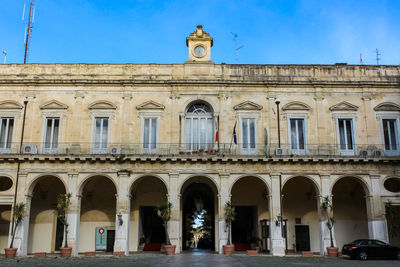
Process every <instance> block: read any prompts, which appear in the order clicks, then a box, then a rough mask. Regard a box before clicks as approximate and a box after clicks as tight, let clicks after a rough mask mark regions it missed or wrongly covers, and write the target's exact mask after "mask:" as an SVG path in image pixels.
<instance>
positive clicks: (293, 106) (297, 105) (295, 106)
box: [282, 101, 311, 110]
mask: <svg viewBox="0 0 400 267" xmlns="http://www.w3.org/2000/svg"><path fill="white" fill-rule="evenodd" d="M282 109H283V110H310V109H311V107H310V106H309V105H307V104H305V103H303V102H299V101H294V102H290V103H287V104H286V105H284V106H283V107H282Z"/></svg>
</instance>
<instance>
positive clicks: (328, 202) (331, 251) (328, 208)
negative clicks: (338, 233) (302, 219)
mask: <svg viewBox="0 0 400 267" xmlns="http://www.w3.org/2000/svg"><path fill="white" fill-rule="evenodd" d="M321 209H322V210H323V211H324V212H325V214H326V217H327V222H326V226H327V227H328V229H329V237H330V239H331V246H330V247H327V248H326V249H327V251H328V256H329V257H337V255H338V248H337V247H335V246H334V244H333V236H332V228H333V224H334V223H335V217H333V214H332V210H333V205H332V199H331V198H330V197H329V196H326V197H324V200H323V201H322V203H321Z"/></svg>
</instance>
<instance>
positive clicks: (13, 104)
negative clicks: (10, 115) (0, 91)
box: [0, 100, 23, 109]
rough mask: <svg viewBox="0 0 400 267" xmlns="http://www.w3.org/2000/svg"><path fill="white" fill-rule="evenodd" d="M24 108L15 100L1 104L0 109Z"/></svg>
mask: <svg viewBox="0 0 400 267" xmlns="http://www.w3.org/2000/svg"><path fill="white" fill-rule="evenodd" d="M22 108H23V106H22V105H21V104H20V103H18V102H17V101H14V100H6V101H1V102H0V109H22Z"/></svg>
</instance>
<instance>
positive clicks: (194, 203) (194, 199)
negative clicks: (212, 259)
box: [182, 182, 215, 250]
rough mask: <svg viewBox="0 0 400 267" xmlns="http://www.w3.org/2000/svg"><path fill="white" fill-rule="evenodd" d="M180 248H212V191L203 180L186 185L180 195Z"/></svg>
mask: <svg viewBox="0 0 400 267" xmlns="http://www.w3.org/2000/svg"><path fill="white" fill-rule="evenodd" d="M182 204H183V206H182V249H183V250H199V249H201V250H214V248H215V209H214V192H213V190H212V188H211V187H210V186H209V185H208V184H206V183H203V182H194V183H192V184H190V185H188V186H187V187H186V189H185V190H184V193H183V197H182Z"/></svg>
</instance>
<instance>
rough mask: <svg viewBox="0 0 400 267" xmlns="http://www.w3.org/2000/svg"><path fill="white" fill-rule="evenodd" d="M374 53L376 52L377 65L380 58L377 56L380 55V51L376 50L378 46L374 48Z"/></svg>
mask: <svg viewBox="0 0 400 267" xmlns="http://www.w3.org/2000/svg"><path fill="white" fill-rule="evenodd" d="M375 53H376V65H379V60H381V58H380V57H379V56H380V55H381V53H380V51H379V50H378V48H377V49H376V50H375Z"/></svg>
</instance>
